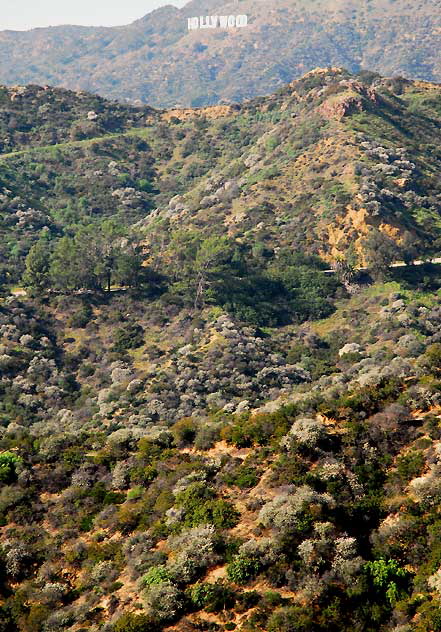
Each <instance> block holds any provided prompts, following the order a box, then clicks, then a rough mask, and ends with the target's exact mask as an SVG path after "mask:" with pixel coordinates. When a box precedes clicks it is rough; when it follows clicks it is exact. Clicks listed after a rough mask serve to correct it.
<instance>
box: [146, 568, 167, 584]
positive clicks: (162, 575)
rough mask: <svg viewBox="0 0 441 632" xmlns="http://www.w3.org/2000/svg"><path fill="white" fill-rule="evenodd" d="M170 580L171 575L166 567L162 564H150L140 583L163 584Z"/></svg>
mask: <svg viewBox="0 0 441 632" xmlns="http://www.w3.org/2000/svg"><path fill="white" fill-rule="evenodd" d="M170 581H171V575H170V573H169V572H168V570H167V568H166V567H165V566H164V565H162V566H152V568H149V570H148V571H147V573H146V574H145V575H144V576H143V577H142V579H141V584H142V585H143V586H154V585H156V584H164V583H167V582H170Z"/></svg>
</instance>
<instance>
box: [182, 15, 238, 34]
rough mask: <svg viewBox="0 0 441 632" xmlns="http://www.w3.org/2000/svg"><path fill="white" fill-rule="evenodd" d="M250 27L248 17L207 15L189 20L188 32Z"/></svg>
mask: <svg viewBox="0 0 441 632" xmlns="http://www.w3.org/2000/svg"><path fill="white" fill-rule="evenodd" d="M245 26H248V16H247V15H207V16H203V15H201V16H200V17H197V18H188V30H189V31H197V30H198V29H233V28H236V29H241V28H244V27H245Z"/></svg>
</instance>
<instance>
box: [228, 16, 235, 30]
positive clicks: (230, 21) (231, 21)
mask: <svg viewBox="0 0 441 632" xmlns="http://www.w3.org/2000/svg"><path fill="white" fill-rule="evenodd" d="M228 26H229V28H233V27H234V26H236V16H235V15H229V16H228Z"/></svg>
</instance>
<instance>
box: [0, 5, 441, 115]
mask: <svg viewBox="0 0 441 632" xmlns="http://www.w3.org/2000/svg"><path fill="white" fill-rule="evenodd" d="M231 13H233V14H235V15H237V14H238V13H240V14H248V15H249V18H250V24H249V27H248V28H246V29H234V30H233V31H226V30H216V31H211V30H209V31H206V30H205V31H204V30H202V31H201V30H199V31H192V32H190V33H189V32H188V30H187V18H188V17H191V16H194V15H207V14H208V15H216V14H217V15H225V14H226V15H228V14H231ZM440 40H441V4H440V0H424V1H423V2H419V3H417V4H415V3H411V2H409V1H408V0H370V1H367V0H363V1H360V0H344V1H336V0H299V1H296V2H292V1H291V0H240V1H235V2H231V1H230V2H228V1H225V0H204V1H201V0H193V1H192V2H189V3H188V4H187V5H186V6H185V7H184V8H183V9H177V8H175V7H172V6H166V7H163V8H161V9H159V10H156V11H154V12H152V13H150V14H148V15H146V16H145V17H144V18H142V19H140V20H137V21H136V22H134V23H133V24H130V25H128V26H123V27H117V28H92V27H76V26H65V27H51V28H45V29H35V30H32V31H29V32H12V31H4V32H1V33H0V82H1V83H4V84H7V85H16V84H20V85H24V84H30V83H36V84H39V85H45V84H50V85H55V86H63V87H66V88H70V89H74V90H88V91H92V92H97V93H99V94H101V95H103V96H105V97H109V98H115V99H119V100H127V99H128V100H130V101H134V100H141V101H142V102H144V103H149V104H150V105H156V106H159V107H173V106H174V105H176V104H179V105H181V106H189V105H192V106H199V105H207V104H215V103H219V102H221V101H223V100H228V101H243V100H244V99H247V98H252V97H255V96H256V95H260V94H269V93H271V92H274V91H275V90H276V89H278V88H279V87H280V86H281V85H283V84H285V83H287V82H289V81H292V80H293V79H295V78H298V77H300V76H302V75H303V74H304V73H305V72H308V71H310V70H312V69H313V68H316V67H327V66H343V67H346V68H348V69H349V70H350V71H352V72H359V71H360V70H361V69H363V68H364V69H370V70H375V71H377V72H380V73H382V74H384V75H387V76H392V75H402V76H405V77H408V78H414V79H415V78H420V79H425V80H429V81H441V66H440V57H439V54H438V51H439V48H440Z"/></svg>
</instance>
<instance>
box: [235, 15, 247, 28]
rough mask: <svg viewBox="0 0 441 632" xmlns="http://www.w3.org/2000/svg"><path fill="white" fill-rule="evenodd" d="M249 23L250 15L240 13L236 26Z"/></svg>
mask: <svg viewBox="0 0 441 632" xmlns="http://www.w3.org/2000/svg"><path fill="white" fill-rule="evenodd" d="M247 25H248V16H247V15H238V16H237V18H236V26H237V28H243V27H244V26H247Z"/></svg>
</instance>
